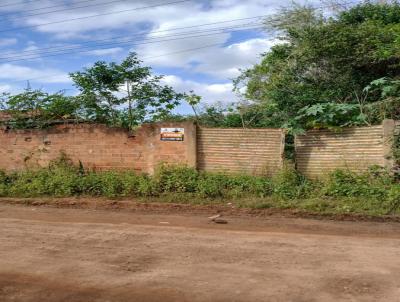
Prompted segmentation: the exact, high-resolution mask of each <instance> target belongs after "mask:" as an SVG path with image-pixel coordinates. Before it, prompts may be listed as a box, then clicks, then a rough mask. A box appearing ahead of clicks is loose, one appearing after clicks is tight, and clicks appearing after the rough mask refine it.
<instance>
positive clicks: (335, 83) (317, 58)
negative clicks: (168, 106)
mask: <svg viewBox="0 0 400 302" xmlns="http://www.w3.org/2000/svg"><path fill="white" fill-rule="evenodd" d="M265 24H266V27H267V29H268V30H269V31H272V32H275V33H276V34H277V35H278V38H279V39H280V40H281V43H279V44H277V45H275V46H274V47H272V48H271V50H270V51H268V52H266V53H265V54H263V57H262V60H261V62H260V63H259V64H256V65H255V66H253V67H252V68H250V69H248V70H244V71H243V72H242V74H241V75H240V76H239V77H238V78H237V79H236V80H235V81H234V84H235V89H236V91H238V92H239V91H242V90H243V87H245V88H246V89H245V93H244V97H245V98H246V99H248V100H251V101H253V102H255V103H256V104H260V105H262V106H264V108H266V110H267V111H268V112H267V113H266V114H265V115H266V116H274V121H275V123H276V124H275V126H277V127H282V126H284V127H289V128H291V127H313V126H316V125H318V126H330V125H331V126H344V125H349V124H367V123H368V118H367V116H366V115H365V114H366V113H367V112H368V111H363V109H364V108H365V107H368V106H370V104H373V103H375V102H379V101H381V96H380V93H379V92H378V91H376V90H375V91H372V90H370V91H369V93H368V94H367V95H366V94H365V90H364V89H365V88H366V87H367V86H369V85H370V83H371V82H373V81H375V80H377V79H380V78H383V77H387V78H390V79H392V80H397V79H398V78H399V76H400V5H399V3H397V2H393V3H385V4H374V3H370V2H365V3H362V4H359V5H356V6H354V7H352V8H350V9H347V10H344V11H340V12H338V14H337V15H334V16H332V17H329V18H327V17H324V16H323V14H321V13H320V12H319V11H318V10H316V9H314V8H312V7H301V6H297V5H296V6H294V7H292V8H291V9H285V10H283V11H281V12H280V13H278V14H277V15H275V16H273V17H272V18H269V19H267V20H266V21H265ZM312 106H316V107H312ZM354 108H355V110H354ZM388 109H389V107H388ZM343 110H345V111H346V113H345V114H341V112H342V111H343ZM325 114H329V115H330V116H331V117H332V118H331V119H330V118H327V119H323V118H322V116H321V115H325ZM332 114H333V116H332ZM305 115H306V116H307V118H306V119H303V118H304V117H305ZM386 115H392V114H391V113H388V114H386ZM299 116H302V117H303V118H298V117H299ZM313 116H315V117H316V119H315V120H314V121H315V123H314V122H313ZM335 117H338V118H335ZM320 122H321V124H320ZM374 122H379V121H374Z"/></svg>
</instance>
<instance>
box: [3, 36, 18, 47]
mask: <svg viewBox="0 0 400 302" xmlns="http://www.w3.org/2000/svg"><path fill="white" fill-rule="evenodd" d="M17 42H18V40H17V39H16V38H4V39H0V47H6V46H11V45H15V44H17Z"/></svg>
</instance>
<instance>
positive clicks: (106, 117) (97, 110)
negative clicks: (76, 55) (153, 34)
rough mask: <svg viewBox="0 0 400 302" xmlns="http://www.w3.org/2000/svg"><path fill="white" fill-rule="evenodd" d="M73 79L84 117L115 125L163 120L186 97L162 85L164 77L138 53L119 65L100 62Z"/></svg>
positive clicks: (72, 76)
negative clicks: (139, 57)
mask: <svg viewBox="0 0 400 302" xmlns="http://www.w3.org/2000/svg"><path fill="white" fill-rule="evenodd" d="M70 76H71V78H72V80H73V81H74V83H75V86H76V87H77V88H78V89H79V90H80V95H79V96H78V98H79V100H80V101H81V103H82V107H83V108H84V116H85V118H86V119H91V120H94V121H96V122H102V123H109V124H112V125H121V126H127V127H133V126H135V125H138V124H139V123H142V122H144V121H146V120H150V119H151V120H159V119H162V117H163V116H165V115H166V114H168V113H169V112H170V111H171V110H172V109H174V108H175V107H176V106H177V105H179V104H180V101H181V100H182V99H183V98H184V97H185V95H184V94H181V93H176V92H175V91H174V90H173V89H172V88H171V87H169V86H167V85H162V83H161V80H162V78H163V77H162V76H156V75H153V74H152V70H151V68H150V67H146V66H142V65H141V61H140V60H139V59H138V58H137V56H136V54H135V53H130V54H129V56H128V57H127V58H126V59H125V60H123V61H122V63H120V64H117V63H115V62H112V63H106V62H103V61H99V62H96V63H95V64H94V65H93V66H92V67H89V68H86V69H85V70H84V71H82V72H75V73H71V74H70Z"/></svg>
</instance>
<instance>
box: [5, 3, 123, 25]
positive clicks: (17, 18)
mask: <svg viewBox="0 0 400 302" xmlns="http://www.w3.org/2000/svg"><path fill="white" fill-rule="evenodd" d="M93 1H95V0H85V1H81V2H77V3H74V4H73V5H79V4H82V3H85V2H93ZM124 1H129V0H113V1H108V2H103V3H94V4H89V5H85V6H72V7H65V6H61V5H53V6H46V7H41V8H35V9H30V10H24V11H22V13H24V14H25V13H27V12H34V11H39V10H45V9H50V8H59V7H63V8H61V9H58V10H52V11H46V12H42V13H35V14H28V15H16V16H12V15H10V14H9V13H8V14H1V15H0V17H10V19H12V20H19V19H25V18H29V17H34V16H41V15H49V14H52V13H58V12H64V11H69V10H75V9H80V8H88V7H97V6H105V5H110V4H114V3H118V2H124ZM5 21H6V20H4V21H3V22H5Z"/></svg>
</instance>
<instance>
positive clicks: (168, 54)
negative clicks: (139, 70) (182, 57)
mask: <svg viewBox="0 0 400 302" xmlns="http://www.w3.org/2000/svg"><path fill="white" fill-rule="evenodd" d="M222 45H223V44H222V43H215V44H209V45H205V46H200V47H195V48H189V49H183V50H179V51H174V52H169V53H165V54H162V55H157V56H151V57H144V58H143V60H151V59H155V58H160V57H165V56H170V55H175V54H180V53H185V52H191V51H196V50H200V49H205V48H210V47H216V46H222ZM59 76H62V74H60V73H55V74H52V75H47V76H43V77H35V78H30V79H24V80H16V81H8V82H7V83H18V82H27V81H35V80H40V79H49V78H53V77H59Z"/></svg>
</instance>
